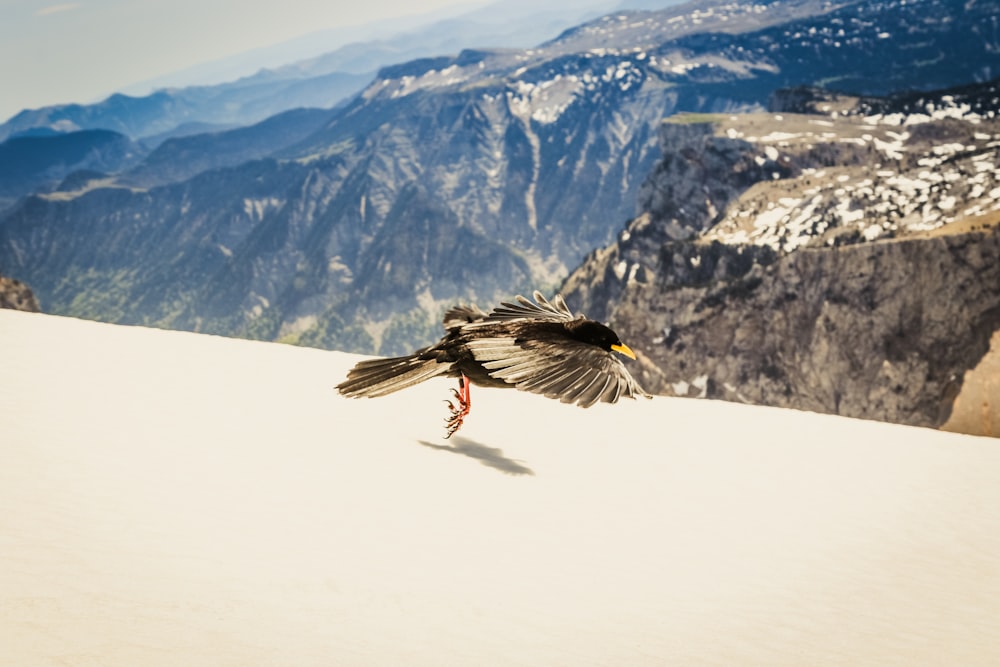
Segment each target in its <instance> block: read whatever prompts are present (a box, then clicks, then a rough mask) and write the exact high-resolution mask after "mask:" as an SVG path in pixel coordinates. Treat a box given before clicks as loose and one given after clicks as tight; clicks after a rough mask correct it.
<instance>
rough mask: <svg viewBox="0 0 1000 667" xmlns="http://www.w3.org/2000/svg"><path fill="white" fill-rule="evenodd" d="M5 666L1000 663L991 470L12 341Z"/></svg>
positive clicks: (968, 461)
mask: <svg viewBox="0 0 1000 667" xmlns="http://www.w3.org/2000/svg"><path fill="white" fill-rule="evenodd" d="M0 344H2V350H3V352H4V357H5V360H4V365H3V382H2V383H0V406H2V407H0V442H2V448H0V456H2V462H0V463H2V464H0V647H3V648H2V650H0V653H2V658H0V662H2V663H3V664H4V665H33V666H39V665H105V666H116V665H122V666H124V665H144V666H156V665H171V666H172V665H197V664H211V665H216V666H219V665H222V666H225V665H233V666H235V665H296V666H308V665H445V664H451V665H473V664H475V665H486V664H488V665H580V666H587V665H804V664H809V665H863V664H864V665H871V664H899V665H944V664H962V665H986V664H998V663H1000V484H998V483H997V480H998V479H1000V446H998V442H997V441H996V440H993V439H985V438H975V437H971V436H961V435H956V434H950V433H943V432H938V431H933V430H928V429H917V428H908V427H901V426H893V425H887V424H879V423H874V422H863V421H857V420H850V419H843V418H837V417H829V416H820V415H815V414H810V413H805V412H795V411H788V410H777V409H769V408H760V407H750V406H743V405H735V404H726V403H718V402H713V401H707V400H693V399H665V398H656V399H653V400H650V401H627V402H625V403H622V404H618V405H613V406H608V405H601V406H597V407H594V408H591V409H589V410H581V409H580V408H577V407H575V406H566V405H562V404H560V403H558V402H556V401H552V400H548V399H545V398H542V397H539V396H535V395H532V394H525V393H520V392H516V391H513V390H489V389H476V388H473V392H472V396H473V410H472V414H471V416H470V417H469V418H468V420H467V423H466V425H465V427H464V428H463V429H462V430H461V431H460V432H459V434H458V435H457V436H456V437H455V438H453V439H452V440H451V441H446V440H444V439H443V438H442V436H443V418H444V416H445V406H444V403H443V399H445V398H447V397H448V396H449V387H450V386H451V385H450V383H449V382H447V381H444V380H442V381H434V382H429V383H426V384H425V385H421V386H418V387H414V388H412V389H409V390H406V391H403V392H401V393H399V394H396V395H393V396H389V397H386V398H381V399H362V400H348V399H344V398H341V397H339V396H338V395H337V394H336V393H335V391H334V389H333V387H334V385H335V384H337V383H338V382H339V381H340V380H341V379H342V378H343V377H344V374H345V373H346V371H347V369H348V368H349V367H350V366H351V365H352V364H353V363H354V362H355V361H356V360H357V357H354V356H350V355H345V354H339V353H331V352H323V351H320V350H311V349H302V348H294V347H287V346H282V345H277V344H268V343H256V342H248V341H238V340H230V339H224V338H217V337H211V336H203V335H196V334H188V333H180V332H170V331H159V330H151V329H143V328H137V327H122V326H113V325H107V324H98V323H93V322H86V321H81V320H74V319H69V318H59V317H53V316H48V315H39V314H28V313H20V312H13V311H0Z"/></svg>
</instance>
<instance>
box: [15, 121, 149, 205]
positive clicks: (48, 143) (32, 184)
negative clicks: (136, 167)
mask: <svg viewBox="0 0 1000 667" xmlns="http://www.w3.org/2000/svg"><path fill="white" fill-rule="evenodd" d="M143 152H144V151H143V150H142V148H141V147H139V146H136V145H135V144H134V143H133V142H132V141H131V140H130V139H129V138H128V137H126V136H124V135H122V134H119V133H117V132H110V131H107V130H83V131H80V132H69V133H67V134H28V135H24V136H16V137H11V138H10V139H7V140H6V141H4V142H2V143H0V208H2V206H3V204H4V203H5V202H7V203H12V202H13V200H15V199H17V198H18V197H21V196H23V195H26V194H29V193H31V192H34V191H36V190H38V189H40V188H42V187H43V186H46V185H49V184H52V185H54V184H58V183H59V182H60V181H61V180H63V179H64V178H66V177H67V176H69V175H70V174H71V173H72V172H74V171H80V170H89V171H101V172H116V171H121V170H123V169H125V168H126V167H128V166H130V165H132V164H134V163H135V162H136V161H137V160H138V159H139V157H140V156H141V155H142V154H143Z"/></svg>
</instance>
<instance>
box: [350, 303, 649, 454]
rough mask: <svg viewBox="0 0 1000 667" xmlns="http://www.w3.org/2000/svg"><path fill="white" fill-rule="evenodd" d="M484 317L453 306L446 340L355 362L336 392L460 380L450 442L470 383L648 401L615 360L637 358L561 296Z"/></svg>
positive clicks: (379, 392) (580, 400)
mask: <svg viewBox="0 0 1000 667" xmlns="http://www.w3.org/2000/svg"><path fill="white" fill-rule="evenodd" d="M534 298H535V301H534V302H532V301H530V300H528V299H526V298H524V297H523V296H518V297H517V298H516V303H508V302H504V303H502V304H501V305H500V306H498V307H496V308H494V309H493V311H492V312H490V313H488V314H487V313H485V312H483V311H482V310H480V309H479V308H477V307H475V306H458V307H455V308H452V309H451V310H449V311H448V312H447V313H446V314H445V317H444V326H445V329H446V333H445V335H444V337H443V338H442V339H441V340H440V341H439V342H437V343H436V344H434V345H431V346H429V347H425V348H423V349H420V350H417V351H416V352H414V353H413V354H410V355H406V356H403V357H393V358H389V359H369V360H366V361H362V362H360V363H358V364H357V365H356V366H355V367H354V368H352V369H351V371H350V372H349V373H348V376H347V379H346V380H345V381H344V382H342V383H341V384H339V385H338V386H337V389H338V391H340V393H341V394H343V395H344V396H350V397H362V396H368V397H376V396H385V395H386V394H390V393H392V392H395V391H398V390H400V389H404V388H406V387H410V386H413V385H415V384H418V383H420V382H423V381H424V380H428V379H430V378H432V377H437V376H446V377H455V378H459V390H453V393H454V395H455V398H456V400H457V401H458V405H457V406H456V405H455V404H453V403H451V402H449V407H450V408H451V412H452V414H451V416H450V417H449V418H448V420H447V421H448V436H451V435H452V434H453V433H454V432H455V431H457V430H458V428H459V427H460V426H461V425H462V420H463V419H464V418H465V416H466V415H467V414H468V413H469V409H470V407H471V401H470V399H469V383H470V381H471V383H473V384H477V385H480V386H484V387H515V388H517V389H521V390H524V391H530V392H534V393H536V394H542V395H544V396H548V397H549V398H557V399H559V400H560V401H562V402H563V403H575V404H577V405H579V406H581V407H585V408H586V407H590V406H591V405H593V404H594V403H597V402H599V401H603V402H605V403H615V402H617V401H618V399H619V398H622V397H626V398H635V397H636V396H646V397H648V396H649V394H647V393H646V392H645V391H644V390H643V389H642V387H640V386H639V384H638V383H637V382H636V381H635V379H634V378H633V377H632V376H631V375H630V374H629V372H628V370H627V369H626V368H625V365H624V364H623V363H622V362H621V360H620V359H619V358H618V356H617V355H616V353H619V354H622V355H624V356H627V357H630V358H632V359H635V354H634V353H633V352H632V350H630V349H629V348H628V346H626V345H625V344H624V343H622V342H621V341H620V340H619V339H618V335H617V334H615V332H614V331H612V330H611V329H610V328H609V327H607V326H605V325H603V324H601V323H600V322H595V321H594V320H588V319H586V318H585V317H583V316H582V315H580V316H575V315H573V313H572V312H571V311H570V310H569V308H567V306H566V303H565V301H563V299H562V297H561V296H556V297H555V298H554V299H552V301H551V302H550V301H548V300H546V299H545V297H544V296H542V294H541V293H540V292H535V293H534Z"/></svg>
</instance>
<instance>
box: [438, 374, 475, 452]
mask: <svg viewBox="0 0 1000 667" xmlns="http://www.w3.org/2000/svg"><path fill="white" fill-rule="evenodd" d="M458 386H459V389H455V388H454V387H452V389H451V393H452V395H453V396H454V397H455V400H456V401H458V404H457V405H456V404H455V403H452V402H451V401H447V400H446V401H445V403H447V404H448V410H449V411H450V412H451V414H450V415H449V416H448V417H446V418H445V420H444V423H445V427H446V429H445V430H446V433H447V435H445V436H444V437H445V439H448V438H450V437H451V436H453V435H455V433H456V432H457V431H458V429H460V428H462V423H463V421H464V420H465V418H466V416H467V415H468V414H469V411H470V410H471V409H472V400H471V399H470V397H469V381H468V380H467V379H466V378H465V377H462V379H461V380H459V383H458Z"/></svg>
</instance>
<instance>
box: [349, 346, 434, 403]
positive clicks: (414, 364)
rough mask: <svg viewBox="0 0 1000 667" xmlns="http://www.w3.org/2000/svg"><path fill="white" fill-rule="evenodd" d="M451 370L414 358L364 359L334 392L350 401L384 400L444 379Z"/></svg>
mask: <svg viewBox="0 0 1000 667" xmlns="http://www.w3.org/2000/svg"><path fill="white" fill-rule="evenodd" d="M450 367H451V366H450V364H446V363H439V362H437V361H435V360H433V359H421V358H420V357H418V356H417V355H409V356H406V357H391V358H389V359H366V360H365V361H361V362H358V364H357V365H356V366H355V367H354V368H352V369H351V370H350V372H348V374H347V379H346V380H344V381H343V382H341V383H340V384H339V385H337V391H339V392H340V393H341V394H343V395H344V396H349V397H351V398H360V397H362V396H367V397H370V398H374V397H377V396H385V395H386V394H391V393H393V392H395V391H399V390H400V389H405V388H407V387H412V386H413V385H415V384H419V383H421V382H423V381H424V380H429V379H430V378H432V377H435V376H438V375H444V374H445V373H447V372H448V370H449V369H450Z"/></svg>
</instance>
